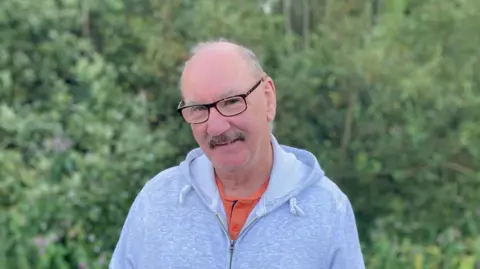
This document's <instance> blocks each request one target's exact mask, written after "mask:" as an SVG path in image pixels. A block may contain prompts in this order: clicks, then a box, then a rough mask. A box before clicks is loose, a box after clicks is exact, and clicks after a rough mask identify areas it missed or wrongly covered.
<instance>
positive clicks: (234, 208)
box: [215, 176, 268, 240]
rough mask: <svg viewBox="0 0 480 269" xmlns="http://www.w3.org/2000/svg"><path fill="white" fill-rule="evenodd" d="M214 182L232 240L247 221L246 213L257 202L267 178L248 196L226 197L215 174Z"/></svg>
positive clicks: (265, 185)
mask: <svg viewBox="0 0 480 269" xmlns="http://www.w3.org/2000/svg"><path fill="white" fill-rule="evenodd" d="M215 182H216V183H217V187H218V190H219V192H220V196H221V197H222V200H223V206H224V207H225V213H227V222H228V233H229V234H230V238H231V239H232V240H236V239H237V237H238V234H239V233H240V231H241V230H242V227H243V226H244V225H245V222H246V221H247V218H248V215H249V214H250V212H251V211H252V209H253V208H254V207H255V205H256V204H257V203H258V201H259V200H260V198H261V197H262V195H263V193H264V192H265V190H266V189H267V186H268V180H266V181H265V183H264V184H262V186H260V188H258V190H257V191H255V192H254V193H253V194H252V195H251V196H249V197H241V198H240V197H227V196H226V195H225V192H224V190H223V185H222V184H221V182H220V181H219V180H218V178H217V177H216V176H215Z"/></svg>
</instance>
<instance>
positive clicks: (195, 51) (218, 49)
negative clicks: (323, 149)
mask: <svg viewBox="0 0 480 269" xmlns="http://www.w3.org/2000/svg"><path fill="white" fill-rule="evenodd" d="M218 58H223V59H225V60H228V61H235V60H236V61H238V63H239V64H240V65H242V67H243V68H247V69H248V70H249V71H250V72H251V73H252V75H253V76H262V75H264V71H263V68H262V66H261V64H260V61H259V60H258V57H257V56H256V55H255V53H254V52H253V51H252V50H250V49H248V48H247V47H245V46H242V45H240V44H237V43H235V42H232V41H228V40H226V39H218V40H213V41H207V42H201V43H198V44H197V45H195V46H194V47H193V48H192V50H191V51H190V56H189V59H188V60H187V62H186V63H185V64H184V66H183V70H182V75H181V78H180V88H182V83H183V78H184V75H185V73H186V72H188V71H190V70H189V69H193V67H195V65H196V64H198V63H199V62H200V63H202V64H203V63H205V62H206V63H207V64H208V63H211V64H214V63H215V62H216V61H215V60H218ZM189 67H192V68H189Z"/></svg>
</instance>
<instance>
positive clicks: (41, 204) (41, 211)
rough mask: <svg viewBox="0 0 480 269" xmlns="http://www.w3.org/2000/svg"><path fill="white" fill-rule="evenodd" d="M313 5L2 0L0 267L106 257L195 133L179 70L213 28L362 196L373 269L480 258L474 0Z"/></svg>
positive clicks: (336, 175) (287, 118) (250, 0)
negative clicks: (237, 45)
mask: <svg viewBox="0 0 480 269" xmlns="http://www.w3.org/2000/svg"><path fill="white" fill-rule="evenodd" d="M279 2H280V1H279ZM284 2H288V1H284ZM301 2H302V3H303V4H305V3H310V2H309V1H301ZM311 2H312V3H310V5H311V6H310V7H308V5H307V6H302V5H297V4H295V5H292V6H291V7H290V9H289V8H288V7H284V6H281V5H280V3H277V4H275V3H273V4H272V5H273V6H272V7H271V9H270V11H268V12H264V11H263V10H262V9H260V8H258V1H257V0H245V1H243V2H242V5H239V4H237V3H235V2H234V1H224V0H215V1H211V0H205V1H203V0H202V1H200V0H198V1H174V0H167V1H162V3H161V4H160V2H158V3H157V2H154V1H147V0H145V1H135V2H132V1H119V0H109V1H99V2H97V3H94V2H89V1H78V0H68V1H67V0H62V1H54V0H45V1H33V0H32V1H21V0H7V1H2V2H0V27H1V28H2V29H4V30H2V31H1V33H0V36H1V38H0V178H1V179H0V209H1V210H2V212H1V214H0V242H4V243H2V244H1V245H0V268H21V269H28V268H39V269H41V268H107V263H108V261H109V258H110V255H111V251H112V250H113V247H114V246H115V243H116V240H117V239H118V235H119V232H120V229H121V226H122V224H123V222H124V219H125V216H126V213H127V211H128V209H129V206H130V205H131V202H132V200H133V198H134V197H135V195H136V194H137V193H138V191H139V189H140V188H141V186H142V185H143V184H144V183H145V181H147V180H148V179H149V178H151V177H152V176H153V175H155V174H156V173H158V172H159V171H160V170H162V169H164V168H166V167H168V166H171V165H174V164H176V163H178V161H179V160H181V159H182V158H183V157H184V155H185V153H186V152H187V151H188V150H189V149H191V148H192V147H194V146H195V143H194V141H193V139H192V137H191V134H190V133H189V129H188V126H186V125H185V124H183V122H182V121H181V120H180V119H179V118H178V116H177V115H176V113H175V107H176V105H177V102H178V99H179V94H178V86H177V82H178V77H179V73H180V67H181V64H182V62H183V61H184V60H185V59H186V57H187V55H188V49H189V48H190V46H191V45H192V44H194V43H195V42H198V41H203V40H205V39H209V38H215V37H218V36H224V37H227V38H231V39H233V40H236V41H239V42H241V43H244V44H246V45H248V46H249V47H252V48H253V49H254V51H256V52H257V54H258V55H259V57H260V58H261V61H262V62H263V63H264V66H265V69H266V70H267V72H268V73H269V74H270V75H271V76H272V77H273V78H274V79H275V83H276V86H277V95H278V96H277V98H278V105H279V110H278V115H277V122H276V125H275V135H276V136H277V137H278V139H279V140H280V141H281V142H282V143H285V144H291V145H294V146H299V147H303V148H306V149H308V150H310V151H312V152H313V153H314V154H315V155H316V156H317V157H318V158H319V160H320V163H321V165H322V167H323V168H324V169H325V170H326V172H327V173H328V174H329V175H330V177H331V178H332V179H333V180H334V181H336V182H337V183H338V184H339V185H340V186H341V188H342V189H343V190H344V191H345V192H346V193H347V194H348V195H349V197H351V200H352V203H353V206H354V208H355V210H356V216H357V219H358V224H359V227H360V231H361V241H362V244H363V246H364V248H365V257H366V262H367V268H392V269H395V268H460V269H463V268H474V265H475V263H476V262H478V261H479V260H480V253H479V252H480V245H479V240H480V239H479V238H478V234H479V226H478V225H479V221H478V219H480V211H479V209H478V198H477V197H478V193H479V191H480V171H479V169H478V163H480V146H479V145H480V128H479V126H480V110H478V109H477V108H478V107H480V94H479V91H478V89H479V88H480V79H479V77H478V75H477V73H478V72H476V70H479V69H480V60H479V58H478V57H477V56H476V55H480V49H479V47H478V45H477V44H478V43H480V36H479V33H478V31H477V25H478V22H479V21H480V17H479V14H480V12H478V11H480V4H479V3H480V2H478V1H476V0H464V1H461V3H460V2H458V1H457V2H452V1H446V0H445V1H424V2H422V4H411V3H413V2H411V3H410V2H408V1H405V2H403V1H392V3H393V2H395V3H397V4H398V5H390V4H389V3H390V2H388V1H386V4H385V5H384V6H383V7H382V8H378V7H375V6H372V3H374V2H375V1H367V0H365V1H363V0H362V1H356V2H355V3H356V4H355V5H353V4H351V2H350V1H327V2H329V3H330V4H329V5H325V4H324V3H323V2H322V3H320V2H321V1H318V2H315V3H313V2H314V1H311ZM333 2H334V3H333ZM402 3H403V4H402ZM415 3H416V2H415ZM193 14H195V16H193ZM307 14H308V15H309V16H310V17H309V16H307V20H305V17H306V15H307ZM320 15H321V16H320ZM308 18H310V21H309V20H308ZM197 25H201V26H202V27H198V28H197V27H194V26H197ZM292 130H295V131H292Z"/></svg>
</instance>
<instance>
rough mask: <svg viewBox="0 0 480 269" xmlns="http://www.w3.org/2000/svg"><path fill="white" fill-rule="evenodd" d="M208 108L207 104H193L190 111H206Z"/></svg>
mask: <svg viewBox="0 0 480 269" xmlns="http://www.w3.org/2000/svg"><path fill="white" fill-rule="evenodd" d="M206 109H207V108H206V107H205V106H191V107H190V112H197V111H204V110H206Z"/></svg>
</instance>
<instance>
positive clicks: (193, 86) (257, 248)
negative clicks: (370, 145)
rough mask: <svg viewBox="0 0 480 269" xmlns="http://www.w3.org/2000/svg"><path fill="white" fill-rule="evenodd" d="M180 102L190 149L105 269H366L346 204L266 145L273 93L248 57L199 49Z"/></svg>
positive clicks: (222, 48) (305, 161)
mask: <svg viewBox="0 0 480 269" xmlns="http://www.w3.org/2000/svg"><path fill="white" fill-rule="evenodd" d="M181 92H182V97H183V98H182V99H183V100H182V101H181V102H180V105H179V107H178V111H179V113H180V114H181V116H182V118H183V119H184V120H185V121H186V123H187V124H189V125H190V126H191V129H192V132H193V136H194V138H195V140H196V142H197V143H198V145H199V148H197V149H193V150H192V151H191V152H189V153H188V155H187V156H186V158H185V160H184V161H183V162H181V163H180V164H179V165H178V166H175V167H172V168H169V169H167V170H165V171H161V172H160V173H159V174H158V175H156V176H155V177H154V178H153V179H151V180H150V181H149V182H148V183H147V184H146V185H145V186H144V188H143V189H142V190H141V191H140V193H139V194H138V196H137V197H136V199H135V201H134V203H133V205H132V207H131V209H130V212H129V214H128V216H127V219H126V222H125V224H124V227H123V230H122V232H121V235H120V239H119V242H118V244H117V246H116V248H115V251H114V253H113V257H112V260H111V263H110V268H111V269H133V268H135V269H143V268H222V269H223V268H233V269H240V268H245V269H247V268H248V269H251V268H262V269H268V268H289V269H294V268H298V269H307V268H316V269H360V268H361V269H363V268H365V266H364V261H363V257H362V252H361V248H360V243H359V239H358V234H357V228H356V224H355V217H354V214H353V210H352V207H351V204H350V202H349V200H348V198H347V197H346V196H345V194H344V193H342V191H341V190H339V188H338V187H337V186H336V185H335V184H334V183H333V182H332V181H330V180H329V179H328V178H327V177H326V176H325V174H324V172H323V171H322V169H321V168H320V166H319V164H318V162H317V160H316V158H315V156H313V155H312V154H311V153H309V152H308V151H305V150H302V149H296V148H292V147H288V146H284V145H280V144H279V142H278V141H277V140H276V138H275V137H274V136H273V135H272V133H271V129H270V124H271V123H272V122H273V120H274V118H275V113H276V98H275V85H274V83H273V80H272V78H270V77H269V76H268V75H267V74H266V73H265V72H264V71H263V70H262V68H261V66H260V64H259V62H258V60H257V58H256V57H255V55H254V54H253V53H252V52H251V51H250V50H248V49H247V48H245V47H243V46H240V45H238V44H234V43H232V42H228V41H213V42H209V43H204V44H202V45H200V46H198V47H197V49H196V50H195V51H194V53H193V56H192V57H191V58H190V59H189V60H188V61H187V63H186V64H185V69H184V71H183V74H182V77H181Z"/></svg>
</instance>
